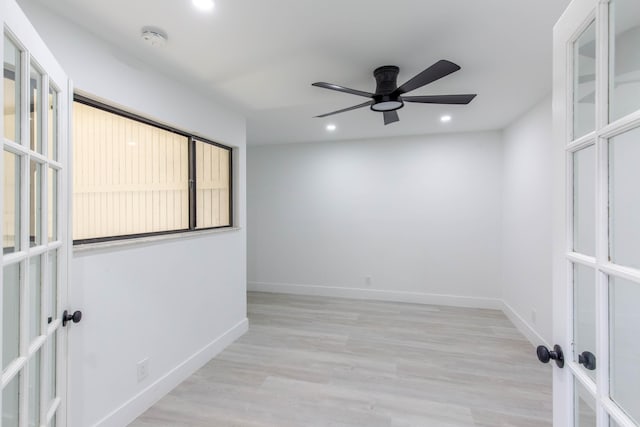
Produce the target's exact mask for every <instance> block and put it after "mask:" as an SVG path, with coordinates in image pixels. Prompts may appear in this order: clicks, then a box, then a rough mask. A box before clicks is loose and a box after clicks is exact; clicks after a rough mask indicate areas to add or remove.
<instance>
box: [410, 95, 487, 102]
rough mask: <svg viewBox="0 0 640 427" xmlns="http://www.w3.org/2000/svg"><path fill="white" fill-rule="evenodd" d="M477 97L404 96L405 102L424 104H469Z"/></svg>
mask: <svg viewBox="0 0 640 427" xmlns="http://www.w3.org/2000/svg"><path fill="white" fill-rule="evenodd" d="M475 97H476V95H471V94H469V95H431V96H403V97H402V100H403V101H404V102H422V103H423V104H468V103H470V102H471V101H473V98H475Z"/></svg>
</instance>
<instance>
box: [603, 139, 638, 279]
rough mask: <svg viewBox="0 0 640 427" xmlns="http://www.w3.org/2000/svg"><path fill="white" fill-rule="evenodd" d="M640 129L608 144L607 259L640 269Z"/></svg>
mask: <svg viewBox="0 0 640 427" xmlns="http://www.w3.org/2000/svg"><path fill="white" fill-rule="evenodd" d="M639 165H640V128H636V129H634V130H631V131H629V132H626V133H623V134H621V135H619V136H616V137H615V138H612V139H611V140H610V141H609V215H610V218H609V237H610V248H609V251H610V254H609V256H610V259H611V261H613V262H615V263H616V264H619V265H622V266H625V267H633V268H637V269H640V226H639V224H638V221H639V218H640V192H639V191H638V183H640V167H638V166H639Z"/></svg>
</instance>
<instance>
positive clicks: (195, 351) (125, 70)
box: [21, 0, 246, 427]
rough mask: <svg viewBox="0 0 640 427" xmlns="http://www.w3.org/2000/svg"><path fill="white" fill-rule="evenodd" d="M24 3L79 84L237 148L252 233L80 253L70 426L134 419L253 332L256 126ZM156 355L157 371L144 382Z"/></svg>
mask: <svg viewBox="0 0 640 427" xmlns="http://www.w3.org/2000/svg"><path fill="white" fill-rule="evenodd" d="M21 6H22V7H23V9H24V10H25V12H26V13H27V15H28V16H29V18H30V19H31V20H32V22H33V24H34V25H35V27H36V29H37V30H38V32H39V33H40V34H41V36H42V37H43V39H44V40H45V42H46V43H47V44H48V45H49V47H50V48H51V49H52V51H53V53H54V54H55V56H56V57H57V58H58V60H59V62H60V63H61V65H62V66H63V67H64V68H65V70H66V71H67V73H68V74H69V76H70V77H71V78H72V80H73V81H74V83H75V87H76V88H77V89H79V90H81V91H83V92H86V93H87V94H91V95H94V96H97V97H100V98H104V99H105V100H109V101H110V102H113V103H115V104H116V105H121V106H123V107H125V108H126V109H127V110H130V111H134V112H139V113H141V114H143V115H145V116H148V117H151V118H154V119H157V120H159V121H163V122H166V123H168V124H171V125H174V126H177V127H180V128H183V129H185V130H188V131H191V132H194V133H196V134H200V135H202V136H205V137H208V138H210V139H213V140H215V141H218V142H221V143H225V144H228V145H231V146H233V147H235V150H234V168H235V173H234V178H235V182H234V190H235V194H234V197H235V207H234V211H235V214H236V218H235V223H236V225H238V226H240V227H241V229H240V230H238V231H228V232H223V233H217V234H205V235H199V236H197V237H190V238H183V239H179V240H165V241H160V242H155V243H148V244H143V245H134V246H126V247H122V248H119V249H115V248H112V249H102V250H93V251H86V252H81V253H76V254H75V255H74V257H73V259H72V261H71V265H70V267H71V280H70V284H69V287H70V289H69V296H70V302H69V308H71V309H81V310H83V313H84V315H85V316H84V318H83V320H82V323H80V324H79V325H74V326H73V327H72V329H71V330H70V332H69V352H70V355H69V369H70V372H69V401H70V412H69V420H70V422H69V426H70V427H86V426H91V425H95V424H96V423H98V424H99V425H103V426H122V425H126V424H127V423H128V421H130V420H131V419H132V418H133V417H135V416H136V415H138V414H139V413H140V412H141V411H143V410H144V409H145V408H146V407H147V406H148V405H150V404H151V403H153V401H154V399H157V398H159V397H160V396H161V395H162V394H163V393H164V392H166V391H168V390H169V389H170V388H171V387H172V386H173V385H175V384H177V382H179V381H181V380H182V379H184V378H185V377H186V376H188V375H189V374H190V373H191V372H192V371H193V370H195V369H196V368H197V367H199V365H201V364H203V363H205V362H206V361H207V360H208V359H209V358H210V357H212V356H213V355H214V354H215V353H216V352H217V351H220V350H221V349H222V348H224V346H225V345H227V344H228V343H229V342H230V341H232V340H233V339H234V338H235V337H237V336H238V335H239V334H240V333H242V331H243V330H244V328H246V323H244V322H245V321H246V319H245V317H246V298H245V292H246V255H245V254H246V235H245V227H244V222H245V181H244V175H245V122H244V119H243V118H242V117H240V116H239V115H237V114H235V113H233V112H231V111H229V110H227V109H226V108H224V107H223V106H220V105H217V104H216V103H215V101H214V100H212V99H210V98H209V97H207V96H206V95H203V94H202V93H199V92H198V91H196V90H194V89H191V88H188V87H186V86H184V85H181V84H180V83H178V82H176V81H175V80H173V79H169V78H167V77H164V76H162V75H161V74H159V73H157V72H156V71H153V70H148V69H144V68H141V67H140V66H139V64H136V61H135V60H131V59H130V58H127V57H126V55H124V54H123V53H122V52H118V51H117V50H116V49H115V48H113V47H112V46H109V45H106V44H104V43H103V42H101V41H99V40H98V39H96V38H95V37H93V36H92V35H90V34H89V33H87V32H86V31H84V30H82V29H80V28H79V27H77V26H76V25H74V24H72V23H71V22H68V21H67V20H64V19H61V18H59V17H57V16H54V15H52V14H51V13H49V12H48V11H47V10H45V9H42V8H41V6H39V4H38V3H36V2H35V1H34V0H24V1H22V2H21ZM131 64H136V65H135V66H133V65H131ZM144 358H149V361H150V362H149V369H150V373H149V377H148V378H147V379H146V380H145V381H143V382H142V383H137V371H136V364H137V362H138V361H140V360H142V359H144Z"/></svg>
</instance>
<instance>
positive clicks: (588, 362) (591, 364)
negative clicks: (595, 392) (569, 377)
mask: <svg viewBox="0 0 640 427" xmlns="http://www.w3.org/2000/svg"><path fill="white" fill-rule="evenodd" d="M578 363H579V364H581V365H584V367H585V368H587V369H588V370H590V371H593V370H595V369H596V356H595V355H594V354H593V353H591V352H589V351H583V352H582V354H579V355H578Z"/></svg>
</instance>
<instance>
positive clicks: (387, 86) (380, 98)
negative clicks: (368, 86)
mask: <svg viewBox="0 0 640 427" xmlns="http://www.w3.org/2000/svg"><path fill="white" fill-rule="evenodd" d="M399 72H400V68H398V67H396V66H395V65H384V66H382V67H378V68H376V69H375V70H374V71H373V77H375V79H376V93H375V94H374V95H373V100H374V101H375V102H374V103H373V104H372V105H371V107H370V108H371V109H372V110H373V111H395V110H398V109H400V108H402V107H404V102H402V99H401V98H400V95H394V94H393V93H394V91H395V90H396V89H397V88H398V83H397V82H398V73H399Z"/></svg>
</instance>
